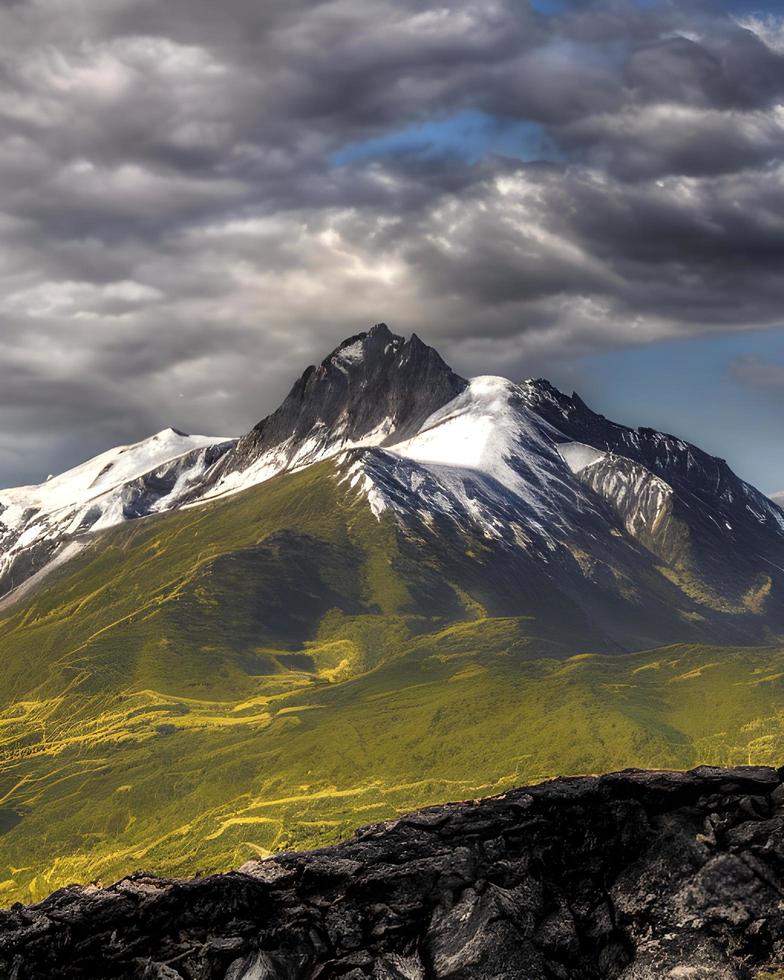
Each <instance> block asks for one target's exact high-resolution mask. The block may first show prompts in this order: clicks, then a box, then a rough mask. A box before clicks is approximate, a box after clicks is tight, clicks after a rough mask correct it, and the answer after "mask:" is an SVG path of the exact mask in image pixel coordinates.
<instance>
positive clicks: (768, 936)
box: [0, 768, 784, 980]
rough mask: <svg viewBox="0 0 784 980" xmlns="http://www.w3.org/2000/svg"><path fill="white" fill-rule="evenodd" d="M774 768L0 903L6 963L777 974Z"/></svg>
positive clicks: (783, 941)
mask: <svg viewBox="0 0 784 980" xmlns="http://www.w3.org/2000/svg"><path fill="white" fill-rule="evenodd" d="M783 778H784V770H782V771H779V772H777V771H776V770H773V769H765V768H740V769H711V768H702V769H697V770H695V771H694V772H691V773H686V774H684V773H659V772H648V773H646V772H636V771H630V772H625V773H620V774H615V775H608V776H602V777H599V778H589V777H586V778H575V779H559V780H555V781H553V782H550V783H545V784H543V785H541V786H536V787H532V788H529V789H522V790H516V791H514V792H512V793H508V794H506V795H505V796H502V797H499V798H496V799H491V800H486V801H484V802H480V803H460V804H453V805H449V806H443V807H433V808H431V809H428V810H423V811H421V812H419V813H415V814H412V815H409V816H406V817H403V818H402V819H400V820H397V821H395V822H392V823H388V824H383V825H378V826H374V827H368V828H366V829H364V830H361V831H359V832H358V833H357V835H356V836H355V838H354V839H353V840H351V841H350V842H348V843H346V844H342V845H339V846H337V847H333V848H328V849H325V850H321V851H315V852H312V853H307V854H284V855H281V856H279V857H277V858H275V859H271V860H268V861H263V862H253V863H251V864H249V865H246V866H245V867H244V868H242V869H241V870H240V871H237V872H233V873H231V874H225V875H218V876H215V877H210V878H202V879H197V880H193V881H172V880H165V879H159V878H154V877H152V876H149V875H146V874H137V875H133V876H131V877H130V878H127V879H125V880H124V881H121V882H119V883H118V884H116V885H114V886H112V887H111V888H107V889H99V888H95V887H92V888H78V887H73V888H68V889H64V890H63V891H60V892H57V893H56V894H54V895H52V896H51V897H50V898H48V899H47V900H46V901H45V902H42V903H41V904H40V905H37V906H35V907H31V908H24V907H22V906H15V907H14V908H12V909H10V910H8V911H5V912H0V976H2V977H8V978H10V980H33V978H35V980H39V978H49V977H52V978H54V977H57V978H62V980H68V978H76V977H79V978H82V977H84V978H87V977H89V978H101V980H114V978H125V977H140V978H161V980H162V978H169V980H177V978H189V980H197V978H198V980H207V978H220V980H266V978H270V980H271V978H285V980H295V978H303V980H304V978H310V977H313V978H315V977H319V978H326V977H345V978H346V980H360V978H362V977H373V978H376V980H382V978H385V980H420V978H421V980H434V978H442V977H443V978H447V977H448V978H453V980H467V978H491V977H492V978H508V980H512V978H515V980H517V978H526V980H538V978H548V980H550V978H552V980H556V978H575V980H577V978H579V980H589V978H599V977H602V978H604V977H606V978H610V977H622V978H625V980H642V978H660V977H673V978H681V980H700V978H704V980H723V978H727V980H729V978H757V977H759V978H765V980H768V978H774V977H779V976H781V977H783V978H784V969H782V972H781V974H779V972H778V969H777V964H778V965H781V966H782V967H784V900H783V899H784V786H782V779H783Z"/></svg>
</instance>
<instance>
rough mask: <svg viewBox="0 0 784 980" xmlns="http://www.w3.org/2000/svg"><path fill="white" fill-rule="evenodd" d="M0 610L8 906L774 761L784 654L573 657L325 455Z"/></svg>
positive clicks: (118, 533) (701, 651) (125, 533)
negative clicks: (683, 773)
mask: <svg viewBox="0 0 784 980" xmlns="http://www.w3.org/2000/svg"><path fill="white" fill-rule="evenodd" d="M466 547H467V549H468V550H469V551H470V550H471V548H472V547H473V545H472V542H470V541H469V542H466ZM477 547H479V545H478V544H477ZM433 613H435V614H436V615H433ZM0 617H2V618H1V619H0V655H1V656H2V661H3V662H2V670H1V671H0V753H1V754H0V900H2V901H4V902H6V903H10V902H12V901H15V900H18V899H21V900H30V899H31V898H39V897H41V896H43V895H44V894H46V893H48V892H50V891H51V890H52V889H53V888H55V887H58V886H60V885H63V884H66V883H68V882H71V881H89V880H92V879H96V878H100V879H102V880H109V879H113V878H117V877H119V876H120V875H122V874H124V873H127V872H129V871H131V870H135V869H138V868H146V869H151V870H155V871H158V872H161V873H174V874H193V873H195V872H198V871H210V870H217V869H224V868H227V867H231V866H235V865H237V864H240V863H242V862H243V861H245V860H247V859H248V858H251V857H253V856H256V855H259V854H267V853H270V852H273V851H276V850H280V849H284V848H292V847H296V848H300V847H311V846H315V845H318V844H323V843H327V842H330V841H334V840H336V839H338V838H340V837H343V836H346V835H347V834H349V833H350V832H351V830H352V829H353V828H355V827H356V826H358V825H361V824H365V823H369V822H373V821H377V820H382V819H386V818H389V817H391V816H394V815H395V814H396V813H398V812H400V811H403V810H407V809H411V808H413V807H416V806H419V805H422V804H426V803H434V802H440V801H445V800H450V799H459V798H465V797H476V796H480V795H487V794H490V793H494V792H498V791H501V790H503V789H504V788H508V787H511V786H513V785H518V784H521V783H525V782H529V781H532V780H539V779H542V778H545V777H547V776H551V775H554V774H557V773H577V772H595V771H603V770H611V769H618V768H623V767H625V766H630V765H640V766H650V767H656V766H661V767H677V768H681V767H686V766H691V765H694V764H695V763H698V762H708V763H721V764H735V763H747V762H757V763H776V762H777V761H778V760H780V759H781V758H782V755H783V754H784V753H782V747H784V725H783V723H782V722H783V720H784V710H782V690H784V686H783V685H782V679H783V678H784V649H782V648H764V649H719V648H708V647H698V646H674V647H669V648H667V649H663V650H657V651H653V652H648V653H641V654H634V655H623V656H607V655H605V656H595V655H588V654H584V655H580V656H576V657H574V656H572V657H566V656H565V655H564V651H563V649H562V648H561V647H559V646H558V644H557V643H556V642H555V640H554V639H553V638H552V637H548V636H546V635H544V634H543V630H540V628H539V626H538V624H537V623H536V621H535V620H534V619H532V618H529V617H497V616H496V617H491V616H489V615H488V614H487V610H486V609H485V608H484V606H483V605H482V603H481V601H480V600H479V599H478V598H477V596H476V595H474V594H469V592H468V591H466V589H465V588H464V587H463V586H462V585H461V584H458V583H455V582H450V581H448V580H447V579H446V577H445V576H444V574H443V572H442V571H441V569H440V568H439V567H438V565H437V564H436V563H435V562H433V563H432V564H428V563H426V562H418V563H417V562H412V561H411V559H410V557H409V556H408V555H407V554H406V553H405V549H401V541H400V540H399V538H398V535H397V532H396V529H395V527H394V525H393V523H392V521H391V519H389V518H385V519H383V520H382V521H381V522H378V521H376V519H375V517H373V515H372V514H371V513H370V511H369V509H368V508H367V506H366V505H365V504H364V503H363V502H362V501H361V499H360V498H357V497H354V496H352V495H351V494H348V493H346V491H345V487H343V486H342V485H340V484H339V482H338V480H337V479H336V477H335V471H334V469H333V468H332V466H331V465H330V464H328V463H325V464H320V465H319V466H316V467H312V468H311V469H309V470H307V471H304V472H302V473H299V474H293V475H288V476H285V477H279V478H276V479H275V480H272V481H270V482H269V483H267V484H264V485H263V486H261V487H256V488H254V489H253V490H250V491H248V492H246V493H245V494H243V495H240V496H238V497H233V498H230V499H227V500H225V501H219V502H216V503H213V504H211V505H208V506H205V507H199V508H194V509H191V510H185V511H180V512H178V513H174V514H170V515H166V516H163V517H160V518H153V519H148V520H146V521H144V522H140V523H137V524H129V525H124V526H122V527H119V528H117V529H114V530H112V531H110V532H106V533H104V534H102V535H101V538H100V547H94V548H88V549H87V550H85V552H84V553H83V554H82V555H81V556H80V557H79V558H77V559H75V560H73V561H72V562H71V563H69V564H68V565H67V566H64V567H63V568H61V569H59V570H58V571H57V572H55V573H53V574H52V576H51V577H50V578H49V579H47V580H46V581H45V582H44V583H43V586H42V587H41V589H40V591H39V592H38V594H37V595H34V596H32V597H30V598H27V599H25V600H23V601H20V602H19V603H17V604H16V605H14V606H12V607H9V608H7V609H5V611H4V612H3V613H1V614H0Z"/></svg>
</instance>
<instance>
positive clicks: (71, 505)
mask: <svg viewBox="0 0 784 980" xmlns="http://www.w3.org/2000/svg"><path fill="white" fill-rule="evenodd" d="M230 445H231V441H230V440H215V439H212V438H209V437H206V436H189V435H186V434H185V433H184V432H179V431H177V430H176V429H164V430H163V431H162V432H158V433H157V434H156V435H154V436H151V437H150V438H149V439H145V440H143V441H142V442H138V443H135V444H134V445H132V446H120V447H118V448H117V449H110V450H109V451H108V452H105V453H101V455H100V456H96V457H95V458H94V459H91V460H88V462H86V463H82V465H81V466H76V467H74V469H71V470H68V471H67V472H66V473H62V474H60V475H59V476H54V477H50V478H49V479H48V480H47V482H46V483H42V484H40V485H39V486H30V487H17V488H16V489H13V490H0V594H2V593H4V592H9V591H11V590H12V589H14V588H15V587H16V586H18V585H20V584H21V583H22V582H24V581H26V580H27V579H29V578H30V577H31V576H32V575H34V574H36V573H37V572H40V571H41V570H42V569H44V568H45V567H46V566H48V565H50V564H51V563H52V562H53V561H62V560H65V559H67V558H68V557H72V556H73V555H75V554H76V553H77V552H78V550H79V546H78V544H75V542H78V541H79V539H80V537H81V536H82V535H84V534H85V533H87V532H94V531H99V530H101V529H102V528H106V527H112V526H113V525H115V524H118V523H121V522H122V521H125V520H130V519H133V518H138V517H145V516H147V515H149V514H154V513H158V512H160V511H161V510H166V509H169V508H171V507H172V506H175V505H176V503H178V502H179V500H180V499H181V497H182V496H183V495H184V493H185V492H186V491H187V490H188V489H189V488H190V487H191V486H192V485H193V483H194V482H197V481H198V479H199V477H200V476H201V474H202V473H203V472H204V471H205V470H208V469H209V468H210V467H211V466H212V465H213V464H214V463H215V462H216V460H218V459H219V458H220V457H221V455H223V454H224V453H225V452H226V451H227V450H228V449H229V447H230Z"/></svg>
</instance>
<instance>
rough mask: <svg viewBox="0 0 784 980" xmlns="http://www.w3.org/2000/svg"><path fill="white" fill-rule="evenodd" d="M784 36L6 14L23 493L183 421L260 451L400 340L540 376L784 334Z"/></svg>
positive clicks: (482, 11) (6, 423) (5, 455)
mask: <svg viewBox="0 0 784 980" xmlns="http://www.w3.org/2000/svg"><path fill="white" fill-rule="evenodd" d="M712 8H713V12H712ZM783 23H784V22H782V21H781V20H780V19H776V18H775V17H772V16H771V17H766V16H764V15H757V16H754V17H742V16H740V15H738V16H732V15H731V14H730V13H727V12H726V11H725V12H716V11H715V5H700V4H695V3H692V2H687V0H683V2H682V3H681V2H677V0H675V2H672V3H668V4H666V5H665V4H662V5H658V4H654V5H645V6H638V5H637V4H635V3H632V2H628V3H627V2H623V0H597V2H586V0H583V2H577V0H575V2H572V3H571V4H567V5H566V10H565V11H564V12H562V13H560V14H557V15H552V14H550V15H546V14H543V13H540V12H538V11H537V10H536V9H534V8H533V7H531V6H529V5H528V4H527V3H525V2H522V0H490V2H487V0H483V2H481V3H479V2H477V3H473V2H467V0H453V2H448V3H446V4H442V5H436V4H433V3H428V2H424V0H394V2H392V0H322V2H313V0H310V2H307V3H301V2H299V3H298V2H291V0H288V2H286V3H283V2H281V0H266V2H265V3H263V4H262V3H258V2H257V0H225V2H223V3H221V4H215V3H213V2H208V0H187V2H186V0H165V2H160V0H101V2H100V3H97V2H87V0H16V2H12V3H9V2H4V3H2V4H1V5H0V201H2V204H1V205H0V406H2V416H1V417H0V418H1V420H0V482H2V483H4V484H8V483H12V482H17V481H19V480H27V479H40V478H42V477H43V476H45V475H46V472H47V471H49V470H54V469H58V468H60V467H63V466H66V465H69V464H72V463H74V462H76V461H78V459H80V458H83V457H85V456H87V455H89V454H90V453H92V452H96V451H99V450H101V449H103V448H106V446H108V445H110V444H113V443H116V442H118V441H126V440H132V439H135V438H141V437H143V436H144V435H146V434H148V433H150V432H152V431H155V430H157V429H160V428H162V427H163V426H165V425H169V424H174V425H177V426H179V427H181V428H186V429H189V430H191V431H208V432H212V433H215V434H218V435H223V434H233V433H239V432H241V431H244V430H246V429H247V428H249V427H250V425H252V424H253V423H254V422H255V421H256V420H257V419H258V418H259V417H261V415H263V414H265V413H266V412H267V411H270V410H271V409H272V408H274V407H275V404H276V402H277V401H278V400H279V398H280V397H282V395H283V394H284V393H285V390H286V389H287V387H288V385H289V383H290V381H291V380H292V378H293V377H294V376H295V375H296V374H297V373H298V372H299V371H300V370H301V369H302V367H303V366H304V365H305V364H307V363H309V362H311V361H312V360H314V358H317V357H319V356H322V355H323V354H324V353H325V352H326V350H328V349H329V348H330V347H332V346H333V345H334V344H335V343H336V342H337V341H338V340H340V339H341V338H342V337H344V336H347V335H350V334H352V333H355V332H357V331H358V330H360V329H363V328H365V327H366V326H367V325H369V324H371V323H373V322H375V321H376V320H379V319H384V320H386V321H388V322H389V323H390V324H391V325H392V326H393V327H394V328H395V329H396V330H398V331H399V332H404V331H411V330H416V331H417V332H419V333H420V334H421V335H423V336H424V337H425V338H426V339H427V340H429V341H430V342H431V343H435V344H437V345H438V346H439V347H440V348H441V349H442V351H443V352H444V353H445V355H446V356H447V357H448V358H450V359H451V360H453V362H454V363H455V366H456V367H457V368H459V369H460V370H462V371H466V372H468V371H472V370H479V371H485V370H487V369H489V368H500V367H501V366H502V365H512V366H513V367H514V370H515V371H519V372H523V373H525V374H527V375H530V374H535V373H537V372H538V370H539V368H540V367H542V366H546V365H547V364H548V363H550V362H551V361H552V359H553V358H555V357H559V358H562V359H567V360H568V359H569V358H577V357H580V356H581V355H584V354H586V353H589V352H595V351H601V350H605V349H609V348H617V347H623V346H625V345H640V344H647V343H651V342H654V341H657V340H661V339H665V338H674V337H681V336H695V335H707V334H710V333H712V332H721V331H734V330H739V329H754V328H762V327H769V326H771V325H775V324H778V323H780V322H781V309H782V305H783V304H784V277H782V276H781V267H782V260H784V160H783V159H782V156H783V150H784V26H782V25H783ZM467 113H471V114H474V116H476V117H478V118H480V119H483V120H486V121H487V126H486V130H485V131H486V132H487V133H490V134H492V133H496V138H495V141H494V140H493V139H491V138H490V136H488V137H487V142H486V145H483V144H482V139H483V138H484V137H482V138H479V142H478V145H477V140H476V139H472V138H471V137H470V135H469V137H461V133H460V126H461V119H464V118H465V117H466V114H467ZM472 118H473V117H472ZM434 122H436V123H438V129H437V132H438V133H440V134H441V136H440V137H438V136H436V137H433V136H431V137H427V136H426V135H425V136H422V138H421V139H419V141H417V140H414V141H413V143H412V141H411V140H410V139H407V140H402V141H400V140H398V141H397V142H396V136H397V135H398V134H401V133H406V132H408V131H411V130H412V127H413V129H414V131H415V132H422V133H425V134H426V133H427V132H428V130H427V126H428V125H429V124H432V123H434ZM417 127H420V129H417ZM450 127H451V128H452V129H453V130H454V132H453V134H452V138H450V139H448V140H446V139H444V138H443V136H444V134H445V133H448V132H450ZM499 133H500V134H502V135H503V134H504V133H506V134H509V135H507V136H506V137H505V138H504V139H503V140H502V139H501V138H500V136H498V134H499ZM467 139H468V141H469V142H471V143H472V145H470V146H469V145H466V140H467ZM363 147H365V151H363V149H362V148H363ZM751 369H752V366H750V365H748V364H746V365H743V364H741V365H740V367H738V369H737V370H738V372H740V373H741V374H743V373H746V374H748V373H749V371H750V370H751ZM763 383H764V382H763ZM769 383H771V382H769Z"/></svg>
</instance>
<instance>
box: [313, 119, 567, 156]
mask: <svg viewBox="0 0 784 980" xmlns="http://www.w3.org/2000/svg"><path fill="white" fill-rule="evenodd" d="M487 155H499V156H508V157H515V158H517V159H519V160H526V161H531V160H553V159H557V158H558V156H557V152H556V150H555V149H554V148H553V147H552V146H551V145H549V143H548V140H547V138H546V136H545V133H544V129H543V127H542V126H541V125H540V124H539V123H535V122H530V121H528V120H516V119H498V118H496V117H494V116H491V115H488V114H487V113H484V112H479V111H478V110H473V109H471V110H466V111H465V112H460V113H458V114H457V115H454V116H449V117H447V118H444V119H434V120H430V121H428V122H423V123H417V124H416V125H414V126H407V127H405V128H403V129H398V130H395V131H393V132H391V133H386V134H384V135H383V136H376V137H374V138H373V139H369V140H363V141H362V142H359V143H350V144H349V145H348V146H344V147H343V148H342V149H340V150H338V151H337V152H336V153H333V154H332V156H331V158H330V162H331V163H333V164H335V165H337V166H342V165H344V164H349V163H357V162H362V161H366V160H376V159H383V158H384V157H388V156H425V157H450V156H451V157H456V158H459V159H460V160H462V161H464V162H466V163H470V164H471V163H477V162H478V161H479V160H481V159H482V158H483V157H485V156H487Z"/></svg>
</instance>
